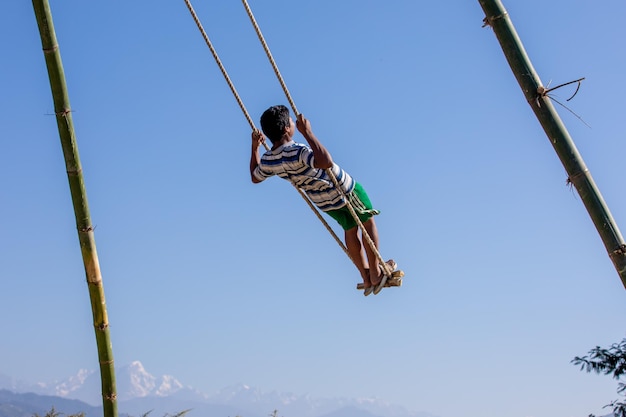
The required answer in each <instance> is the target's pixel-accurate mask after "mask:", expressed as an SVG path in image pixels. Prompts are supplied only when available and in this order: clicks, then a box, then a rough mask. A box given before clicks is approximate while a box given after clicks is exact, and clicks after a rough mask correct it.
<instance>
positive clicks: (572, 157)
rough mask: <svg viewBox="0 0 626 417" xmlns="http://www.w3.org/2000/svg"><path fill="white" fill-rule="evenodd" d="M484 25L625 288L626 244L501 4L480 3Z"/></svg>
mask: <svg viewBox="0 0 626 417" xmlns="http://www.w3.org/2000/svg"><path fill="white" fill-rule="evenodd" d="M479 3H480V5H481V7H482V8H483V11H484V12H485V16H486V17H485V20H484V22H485V25H486V26H491V27H492V28H493V31H494V33H495V34H496V37H497V38H498V41H499V42H500V46H501V47H502V50H503V51H504V55H505V57H506V59H507V61H508V63H509V65H510V67H511V69H512V70H513V74H515V78H516V79H517V82H518V83H519V85H520V87H521V88H522V91H523V93H524V96H525V97H526V100H527V101H528V104H530V107H531V108H532V110H533V112H534V113H535V116H536V117H537V119H538V120H539V123H540V124H541V126H542V127H543V130H544V131H545V132H546V134H547V136H548V139H549V140H550V143H551V144H552V146H553V148H554V150H555V151H556V153H557V155H558V157H559V159H560V160H561V163H562V164H563V166H564V167H565V170H566V172H567V175H568V181H569V182H571V183H572V184H573V185H574V187H575V188H576V191H578V194H579V195H580V198H581V199H582V201H583V204H584V205H585V208H586V209H587V212H588V213H589V216H590V217H591V220H592V221H593V224H594V225H595V227H596V229H597V230H598V233H599V234H600V238H601V239H602V242H603V243H604V246H605V248H606V250H607V252H608V254H609V257H610V258H611V261H613V265H614V266H615V269H616V270H617V273H618V275H619V277H620V279H621V281H622V284H623V285H624V287H625V288H626V243H624V238H623V237H622V234H621V232H620V230H619V228H618V227H617V224H616V222H615V220H614V219H613V216H612V215H611V212H610V211H609V208H608V207H607V205H606V203H605V202H604V199H603V198H602V194H600V190H599V189H598V187H597V186H596V184H595V182H594V180H593V178H592V176H591V173H590V172H589V169H588V168H587V166H586V165H585V162H584V161H583V158H582V156H581V155H580V153H579V152H578V149H577V148H576V145H575V144H574V141H573V140H572V138H571V137H570V135H569V132H568V131H567V129H566V128H565V125H564V124H563V122H562V121H561V118H560V117H559V115H558V113H557V111H556V109H555V108H554V106H553V105H552V101H551V100H550V98H549V97H548V95H547V94H546V88H545V87H544V86H543V85H542V84H541V80H540V79H539V76H538V75H537V73H536V72H535V69H534V68H533V66H532V63H531V62H530V59H529V58H528V55H527V54H526V51H525V49H524V46H523V45H522V41H521V40H520V38H519V36H518V34H517V32H516V30H515V27H514V26H513V23H512V22H511V18H510V17H509V14H508V12H507V11H506V10H505V8H504V6H503V5H502V2H501V1H500V0H479Z"/></svg>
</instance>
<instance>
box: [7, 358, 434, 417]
mask: <svg viewBox="0 0 626 417" xmlns="http://www.w3.org/2000/svg"><path fill="white" fill-rule="evenodd" d="M116 382H117V398H118V412H119V414H120V416H123V415H128V416H131V417H141V416H143V415H144V414H145V413H148V412H150V417H164V416H166V415H168V416H172V415H174V414H176V413H179V412H181V411H185V410H190V411H189V412H188V414H187V417H235V416H243V417H267V416H268V415H270V414H271V413H272V411H273V410H278V415H279V417H434V416H433V415H432V414H429V413H425V412H415V411H409V410H407V409H406V408H404V407H402V406H398V405H394V404H390V403H388V402H386V401H384V400H382V399H379V398H371V397H363V398H315V397H312V396H310V395H308V394H304V395H302V394H294V393H288V392H277V391H270V392H264V391H261V390H260V389H258V388H254V387H250V386H248V385H245V384H236V385H233V386H229V387H226V388H223V389H221V390H219V391H218V392H216V393H213V394H210V395H209V394H205V393H201V392H199V391H197V390H196V389H194V388H192V387H190V386H186V385H184V384H182V383H181V382H179V381H178V380H177V379H176V378H175V377H173V376H171V375H163V376H153V375H152V374H150V373H149V372H148V371H146V369H145V368H144V367H143V365H142V364H141V362H139V361H134V362H132V363H131V364H130V365H127V366H123V367H121V368H119V369H116ZM0 390H1V391H0V393H1V395H0V417H33V415H34V414H38V415H39V416H41V417H43V416H44V415H45V414H46V413H47V412H48V411H50V409H51V408H52V407H54V409H55V410H56V411H58V412H60V413H62V414H63V415H64V416H67V415H69V414H77V413H81V412H84V413H85V415H86V417H91V416H101V415H102V408H101V396H100V381H99V375H98V374H97V373H96V372H94V371H89V370H84V369H83V370H80V371H78V373H77V374H76V375H73V376H70V377H69V378H66V379H64V380H61V381H55V382H50V383H41V382H39V383H36V384H29V383H26V382H24V381H17V380H15V379H13V378H11V377H8V376H4V375H1V374H0ZM70 398H72V399H70ZM64 416H61V417H64Z"/></svg>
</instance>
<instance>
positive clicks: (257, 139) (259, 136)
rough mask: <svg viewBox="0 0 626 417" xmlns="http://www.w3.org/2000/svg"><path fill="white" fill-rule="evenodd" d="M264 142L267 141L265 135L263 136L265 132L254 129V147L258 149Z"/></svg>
mask: <svg viewBox="0 0 626 417" xmlns="http://www.w3.org/2000/svg"><path fill="white" fill-rule="evenodd" d="M264 143H265V137H264V136H263V133H261V131H260V130H253V131H252V148H253V149H258V148H259V146H261V145H262V144H264Z"/></svg>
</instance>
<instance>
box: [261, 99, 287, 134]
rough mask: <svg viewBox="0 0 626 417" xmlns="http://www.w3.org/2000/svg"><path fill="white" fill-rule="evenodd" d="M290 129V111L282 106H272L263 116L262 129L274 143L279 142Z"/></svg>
mask: <svg viewBox="0 0 626 417" xmlns="http://www.w3.org/2000/svg"><path fill="white" fill-rule="evenodd" d="M288 127H289V109H288V108H287V107H286V106H283V105H282V104H279V105H277V106H272V107H270V108H269V109H267V110H265V111H264V112H263V114H262V115H261V129H263V133H265V136H267V137H268V138H269V139H270V140H271V141H272V143H273V142H276V141H279V140H280V138H282V137H283V135H284V134H285V129H286V128H288Z"/></svg>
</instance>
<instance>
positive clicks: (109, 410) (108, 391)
mask: <svg viewBox="0 0 626 417" xmlns="http://www.w3.org/2000/svg"><path fill="white" fill-rule="evenodd" d="M33 8H34V10H35V16H36V18H37V24H38V26H39V34H40V36H41V44H42V47H43V53H44V57H45V60H46V66H47V68H48V77H49V78H50V87H51V89H52V98H53V101H54V112H55V114H56V120H57V126H58V130H59V136H60V138H61V147H62V148H63V156H64V158H65V167H66V170H67V178H68V181H69V185H70V193H71V195H72V204H73V206H74V215H75V217H76V228H77V230H78V240H79V242H80V249H81V253H82V256H83V263H84V265H85V274H86V276H87V287H88V289H89V298H90V301H91V311H92V313H93V323H94V329H95V333H96V345H97V349H98V360H99V362H100V377H101V380H102V403H103V410H104V416H105V417H117V398H116V397H117V394H116V389H115V371H114V362H113V348H112V345H111V340H110V335H109V320H108V317H107V310H106V303H105V298H104V288H103V285H102V275H101V273H100V265H99V262H98V254H97V252H96V242H95V238H94V232H93V226H92V224H91V215H90V214H89V206H88V203H87V192H86V190H85V183H84V181H83V171H82V167H81V164H80V157H79V155H78V145H77V143H76V137H75V135H74V126H73V123H72V113H71V108H70V101H69V96H68V92H67V86H66V83H65V74H64V72H63V63H62V62H61V54H60V52H59V45H58V43H57V39H56V34H55V31H54V24H53V22H52V14H51V12H50V5H49V3H48V0H33Z"/></svg>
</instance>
